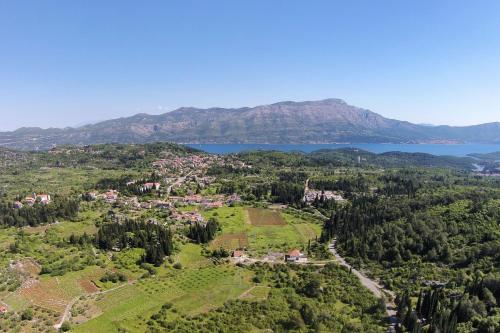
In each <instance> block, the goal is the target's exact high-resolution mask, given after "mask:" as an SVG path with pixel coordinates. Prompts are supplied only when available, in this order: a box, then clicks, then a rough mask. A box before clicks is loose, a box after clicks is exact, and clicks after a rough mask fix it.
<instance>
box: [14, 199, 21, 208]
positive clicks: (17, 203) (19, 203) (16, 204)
mask: <svg viewBox="0 0 500 333" xmlns="http://www.w3.org/2000/svg"><path fill="white" fill-rule="evenodd" d="M14 208H17V209H19V208H23V204H22V203H21V202H20V201H16V202H14Z"/></svg>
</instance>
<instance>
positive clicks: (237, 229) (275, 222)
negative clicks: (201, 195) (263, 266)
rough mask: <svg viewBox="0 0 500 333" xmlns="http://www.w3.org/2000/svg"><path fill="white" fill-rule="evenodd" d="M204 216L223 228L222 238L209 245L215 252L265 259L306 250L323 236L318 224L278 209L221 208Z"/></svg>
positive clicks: (316, 221) (219, 236)
mask: <svg viewBox="0 0 500 333" xmlns="http://www.w3.org/2000/svg"><path fill="white" fill-rule="evenodd" d="M202 214H203V215H204V216H205V218H210V217H214V218H217V219H218V220H219V222H220V225H221V229H222V230H221V232H220V234H219V235H218V236H217V237H216V238H215V239H214V241H212V243H211V244H210V248H212V249H216V248H219V247H221V246H222V247H224V248H226V249H227V250H235V249H237V248H246V249H247V250H248V251H249V252H250V253H253V254H255V255H264V254H267V252H269V251H288V250H289V249H291V248H305V246H307V243H308V241H309V240H311V239H314V238H316V237H317V236H319V234H320V232H321V222H319V221H318V220H314V219H311V218H309V219H305V218H303V217H300V216H297V215H294V214H293V213H292V212H283V211H281V210H278V209H265V208H254V207H248V208H246V207H238V206H237V207H221V208H217V209H213V210H208V211H204V212H202Z"/></svg>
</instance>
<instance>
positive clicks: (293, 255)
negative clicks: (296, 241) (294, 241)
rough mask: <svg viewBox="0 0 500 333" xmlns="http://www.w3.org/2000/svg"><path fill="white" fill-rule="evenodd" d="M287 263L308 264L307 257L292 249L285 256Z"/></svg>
mask: <svg viewBox="0 0 500 333" xmlns="http://www.w3.org/2000/svg"><path fill="white" fill-rule="evenodd" d="M285 261H286V262H295V263H306V262H307V256H306V255H304V254H302V253H301V252H300V250H298V249H292V250H290V251H288V253H287V254H286V255H285Z"/></svg>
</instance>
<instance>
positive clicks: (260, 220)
mask: <svg viewBox="0 0 500 333" xmlns="http://www.w3.org/2000/svg"><path fill="white" fill-rule="evenodd" d="M246 211H247V214H248V219H249V221H250V224H251V225H253V226H256V227H262V226H275V225H286V222H285V220H284V219H283V217H282V216H281V214H280V213H279V212H277V211H275V210H271V209H265V208H254V207H249V208H247V209H246Z"/></svg>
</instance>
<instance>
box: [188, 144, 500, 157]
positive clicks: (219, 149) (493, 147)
mask: <svg viewBox="0 0 500 333" xmlns="http://www.w3.org/2000/svg"><path fill="white" fill-rule="evenodd" d="M187 146H190V147H193V148H196V149H200V150H203V151H206V152H208V153H213V154H230V153H239V152H242V151H251V150H277V151H284V152H290V151H302V152H305V153H310V152H312V151H315V150H319V149H338V148H347V147H355V148H360V149H363V150H367V151H370V152H372V153H385V152H388V151H402V152H408V153H416V152H418V153H428V154H432V155H452V156H466V155H467V154H471V153H491V152H494V151H500V144H473V143H471V144H392V143H359V144H188V145H187Z"/></svg>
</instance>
